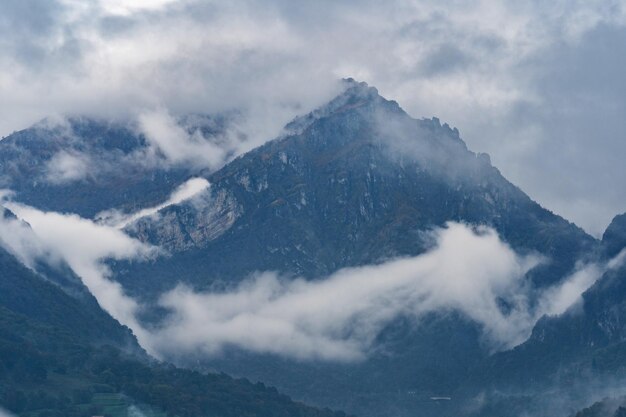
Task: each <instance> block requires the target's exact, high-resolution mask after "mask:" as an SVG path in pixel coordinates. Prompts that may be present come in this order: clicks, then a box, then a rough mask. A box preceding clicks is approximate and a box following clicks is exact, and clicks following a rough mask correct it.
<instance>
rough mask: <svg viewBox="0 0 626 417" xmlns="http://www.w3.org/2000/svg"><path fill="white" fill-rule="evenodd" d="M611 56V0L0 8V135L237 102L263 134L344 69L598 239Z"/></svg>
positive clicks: (618, 69) (257, 136) (611, 197)
mask: <svg viewBox="0 0 626 417" xmlns="http://www.w3.org/2000/svg"><path fill="white" fill-rule="evenodd" d="M131 4H132V6H129V5H131ZM625 64H626V8H625V7H623V6H622V5H621V2H619V1H610V0H601V1H596V0H585V1H575V0H568V1H552V2H544V1H538V0H537V1H516V2H504V1H501V2H500V1H491V0H483V1H457V0H452V1H448V2H445V1H441V0H439V1H435V0H432V1H429V0H427V1H420V2H417V1H402V0H398V1H387V2H374V1H341V0H339V1H330V0H328V1H324V0H322V1H317V2H298V1H288V0H282V1H281V0H264V1H238V0H234V1H229V2H224V1H220V2H217V1H215V2H214V1H210V0H203V1H192V0H134V1H124V0H3V1H2V2H1V3H0V135H3V136H6V135H7V134H9V133H11V132H12V131H13V130H16V129H21V128H24V127H27V126H29V125H30V124H32V123H34V122H35V121H37V120H39V119H41V118H43V117H45V116H50V115H56V114H59V113H68V112H69V113H87V114H92V115H101V116H105V117H115V116H120V115H131V116H133V115H141V114H145V113H146V112H153V111H167V112H171V113H172V114H177V113H183V112H214V111H222V110H227V109H233V108H237V109H243V110H245V111H246V112H247V114H248V116H249V122H248V126H246V127H245V129H246V130H247V131H248V132H249V133H250V134H251V135H252V137H253V140H255V141H256V142H258V143H260V142H261V141H263V140H265V139H268V138H271V137H272V136H273V135H274V134H276V133H277V132H278V130H279V129H280V127H281V126H282V125H283V124H284V123H285V122H286V121H288V120H289V119H290V118H291V117H293V116H294V115H295V114H298V113H302V112H305V111H307V110H309V109H310V108H312V107H314V106H316V105H319V104H321V103H323V102H324V101H326V100H327V99H329V98H330V97H332V95H333V94H334V93H335V92H336V80H337V79H338V78H341V77H347V76H351V77H354V78H356V79H359V80H363V81H367V82H368V83H369V84H371V85H374V86H376V87H378V88H379V90H380V92H381V93H382V94H383V95H385V96H386V97H388V98H390V99H395V100H397V101H398V102H399V103H400V105H401V106H403V107H404V108H405V110H407V111H408V112H409V113H410V114H411V115H413V116H414V117H423V116H424V117H430V116H433V115H434V116H438V117H439V118H440V119H442V121H446V122H448V123H450V124H451V125H453V126H456V127H458V128H459V130H460V131H461V135H462V137H463V138H464V139H465V141H466V142H467V143H468V145H469V146H470V148H472V149H473V150H475V151H486V152H488V153H490V154H491V156H492V161H493V163H494V165H496V166H497V167H498V168H500V170H501V171H502V172H503V173H504V175H505V176H507V177H508V178H509V179H510V180H511V181H513V182H514V183H516V184H517V185H519V186H520V187H521V188H522V189H524V190H525V191H526V192H527V193H529V194H530V196H531V197H533V198H534V199H536V200H538V201H539V202H540V203H542V204H543V205H544V206H546V207H547V208H549V209H551V210H553V211H555V212H557V213H559V214H561V215H563V216H565V217H566V218H568V219H570V220H572V221H574V222H576V223H577V224H579V225H580V226H582V227H584V228H585V229H586V230H587V231H589V232H591V233H593V234H600V233H601V232H602V230H603V229H604V227H605V226H606V225H607V224H608V222H609V221H610V219H611V218H612V216H613V215H614V214H617V213H619V212H624V211H626V187H625V186H624V180H626V164H625V163H624V162H623V161H622V160H623V158H624V155H626V140H624V135H625V133H624V132H626V117H624V115H625V114H626V112H625V111H626V77H624V75H623V74H624V68H625V67H626V65H625Z"/></svg>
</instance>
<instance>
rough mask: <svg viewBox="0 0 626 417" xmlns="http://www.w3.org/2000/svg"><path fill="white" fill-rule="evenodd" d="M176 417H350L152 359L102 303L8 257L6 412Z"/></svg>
mask: <svg viewBox="0 0 626 417" xmlns="http://www.w3.org/2000/svg"><path fill="white" fill-rule="evenodd" d="M103 398H109V399H115V401H117V402H118V403H119V404H121V406H122V407H129V406H145V405H151V406H153V407H156V409H158V410H162V411H164V412H166V413H167V415H171V416H179V417H183V416H194V417H195V416H241V415H250V416H311V417H323V416H328V417H330V416H342V415H344V414H342V413H332V412H330V411H320V410H315V409H312V408H309V407H306V406H304V405H301V404H298V403H294V402H292V401H291V400H290V399H289V398H288V397H286V396H284V395H282V394H279V393H278V392H277V391H276V390H275V389H273V388H267V387H265V386H264V385H262V384H252V383H250V382H248V381H245V380H234V379H232V378H230V377H228V376H226V375H223V374H220V375H217V374H215V375H201V374H199V373H195V372H191V371H185V370H181V369H176V368H174V367H173V366H171V365H167V364H160V363H157V362H155V361H154V360H152V359H150V358H149V357H148V356H147V355H146V354H145V353H144V352H143V350H142V349H141V348H140V347H139V346H138V344H137V342H136V340H135V338H134V336H133V335H132V333H131V332H130V330H128V329H127V328H125V327H122V326H121V325H120V324H119V323H118V322H116V321H115V320H114V319H112V318H111V317H110V316H109V315H107V314H106V313H105V312H104V311H102V310H101V309H100V308H99V306H98V304H97V303H96V301H95V300H94V299H93V297H91V298H86V297H81V299H76V298H73V297H71V296H70V295H68V294H67V293H66V292H65V291H63V290H62V289H61V288H60V287H58V286H57V285H55V284H53V283H51V282H50V281H48V280H46V279H44V278H43V277H42V276H40V275H38V274H37V273H35V272H33V271H32V270H30V269H28V268H26V267H25V266H23V265H22V264H21V263H20V262H19V261H18V260H17V259H16V258H14V257H13V256H12V255H11V254H9V253H8V252H6V251H5V250H4V249H2V248H0V406H2V407H4V408H7V409H8V410H10V411H12V412H14V413H16V414H17V415H20V416H34V415H46V416H59V417H68V416H91V415H97V414H102V411H103V407H104V406H105V405H106V403H105V402H103V401H100V399H103Z"/></svg>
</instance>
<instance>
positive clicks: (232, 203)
mask: <svg viewBox="0 0 626 417" xmlns="http://www.w3.org/2000/svg"><path fill="white" fill-rule="evenodd" d="M345 84H346V85H345V87H346V88H345V91H344V92H343V93H342V94H340V95H339V96H338V97H336V98H335V99H334V100H332V101H331V102H330V103H328V104H327V105H326V106H324V107H322V108H320V109H318V110H316V111H314V112H312V113H310V114H308V115H305V116H303V117H300V118H297V119H296V120H294V121H293V122H292V123H290V124H289V125H287V126H286V129H285V133H284V134H283V135H282V136H281V137H279V138H278V139H276V140H273V141H271V142H268V143H267V144H265V145H263V146H261V147H259V148H257V149H255V150H253V151H251V152H248V153H247V154H245V155H242V156H240V157H238V158H236V159H235V160H234V161H232V162H231V163H229V164H227V165H226V166H224V167H223V168H222V169H220V170H218V171H216V172H214V173H208V174H206V179H207V180H208V181H209V182H210V184H211V187H210V189H209V190H208V191H207V192H205V193H203V194H202V195H200V196H198V197H197V198H194V199H192V200H190V201H187V202H183V203H181V204H177V205H173V206H169V207H167V208H164V209H163V210H161V211H160V212H159V213H158V214H156V215H154V216H149V217H144V218H142V219H139V220H138V221H136V222H134V223H133V224H131V225H129V226H127V228H126V231H127V232H128V233H129V234H131V235H133V236H135V237H137V238H139V239H140V240H142V241H145V242H149V243H151V244H154V245H158V246H161V247H164V248H166V249H168V250H169V252H170V256H167V257H162V258H159V259H156V260H155V261H154V262H149V263H137V262H133V263H125V262H118V263H117V264H116V265H115V268H114V269H115V271H116V274H115V277H116V279H117V280H119V281H120V282H121V283H122V284H123V286H124V288H125V289H126V290H127V291H128V293H129V294H131V295H132V296H134V297H136V298H140V299H143V300H144V301H146V302H149V301H150V300H154V299H156V298H158V297H159V296H160V295H161V294H162V293H163V292H164V291H166V290H169V289H171V288H173V287H175V286H176V285H178V284H179V283H181V282H182V283H185V284H187V285H190V286H192V287H193V288H195V289H197V290H204V289H211V288H216V287H217V288H224V287H226V288H228V287H229V286H230V285H232V284H233V283H237V282H240V281H241V280H244V279H245V278H246V277H248V276H249V275H250V274H252V273H254V272H255V271H278V272H279V273H281V274H282V275H284V276H287V277H289V276H299V277H305V278H306V279H309V280H318V279H322V278H324V277H326V276H328V275H329V274H332V273H333V272H335V271H337V270H339V269H341V268H345V267H355V266H362V265H370V264H377V263H381V262H384V261H385V260H388V259H390V258H395V257H399V256H413V255H418V254H421V253H424V252H425V251H426V250H427V249H428V248H429V243H428V242H426V241H425V240H424V238H423V237H424V233H425V232H427V231H429V230H431V229H432V228H433V227H437V226H444V225H445V224H446V222H448V221H457V222H463V223H467V224H471V225H488V226H491V227H493V228H494V229H495V230H496V231H497V232H498V233H499V235H500V236H501V238H502V239H504V240H505V241H506V242H507V243H508V244H509V245H511V247H512V248H514V249H515V250H516V251H517V252H518V253H520V254H532V253H539V254H542V255H544V256H545V257H546V258H548V259H549V262H545V263H543V264H541V265H540V266H538V267H536V268H534V269H533V270H532V271H531V272H530V273H529V274H528V277H527V278H528V281H529V282H530V283H532V285H533V286H534V287H535V288H541V287H546V286H548V285H551V284H554V283H557V282H559V281H560V280H562V279H563V278H564V277H565V276H567V275H568V274H570V273H571V272H572V271H573V270H574V269H575V266H576V263H577V262H578V261H580V260H584V259H587V258H591V257H593V256H594V255H593V254H595V253H596V252H597V250H598V242H597V241H596V240H595V239H594V238H592V237H591V236H589V235H587V234H586V233H585V232H583V231H582V230H581V229H580V228H578V227H577V226H575V225H574V224H572V223H569V222H568V221H566V220H564V219H563V218H561V217H559V216H557V215H555V214H553V213H552V212H550V211H548V210H546V209H544V208H542V207H541V206H540V205H539V204H537V203H536V202H534V201H533V200H532V199H530V198H529V197H528V196H527V195H526V194H524V193H523V192H522V191H521V190H520V189H519V188H517V187H515V186H514V185H513V184H511V183H510V182H508V181H507V180H506V179H505V178H504V177H503V176H502V175H501V173H500V172H499V171H498V170H497V169H496V168H495V167H493V166H492V165H491V162H490V159H489V157H488V156H487V155H485V154H475V153H473V152H471V151H470V150H468V149H467V147H466V145H465V143H464V142H463V141H462V139H461V138H460V136H459V132H458V130H456V129H453V128H450V127H449V126H448V125H447V124H443V125H442V124H441V123H440V121H439V120H438V119H436V118H433V119H422V120H415V119H413V118H411V117H410V116H409V115H407V114H406V113H405V112H404V111H403V110H402V109H401V108H400V107H399V106H398V104H397V103H396V102H394V101H389V100H386V99H385V98H383V97H381V96H380V95H379V94H378V92H377V90H376V89H375V88H372V87H369V86H367V85H366V84H364V83H357V82H355V81H352V80H347V81H346V82H345ZM146 277H149V279H148V278H146ZM153 319H154V317H152V318H151V320H153ZM479 335H480V328H479V327H478V326H477V325H476V324H475V323H473V322H471V320H468V319H467V318H465V317H464V316H462V315H460V314H455V313H443V314H431V315H429V316H428V317H426V318H424V319H423V320H420V322H419V323H417V324H416V323H413V322H411V321H410V320H402V319H400V320H398V321H396V322H394V323H393V324H391V325H390V327H389V328H387V329H385V330H384V331H383V332H382V333H381V335H379V340H378V341H377V345H378V346H384V348H382V349H378V350H376V349H375V350H374V351H373V352H371V354H370V356H369V357H368V359H367V360H366V361H364V362H360V363H353V364H342V363H340V364H337V363H331V364H324V363H319V362H315V361H314V362H312V363H310V362H306V361H305V362H300V361H293V360H289V359H283V358H280V357H277V356H273V355H260V354H254V353H250V352H247V351H245V350H244V351H240V350H238V349H236V348H233V349H230V350H229V351H228V352H227V353H226V354H224V355H223V356H221V357H218V358H208V359H207V358H202V357H200V358H198V357H197V356H191V357H189V356H188V357H186V358H182V359H181V358H176V359H178V360H179V361H181V360H182V362H180V363H183V364H186V365H188V366H200V368H201V369H219V370H224V371H226V372H229V373H232V374H234V375H240V376H247V377H250V378H253V379H256V380H262V381H266V382H269V383H271V384H273V385H276V386H278V387H280V388H281V389H283V390H284V391H285V392H287V393H289V394H290V395H292V396H294V397H295V398H298V399H302V400H305V401H307V402H311V403H314V404H320V405H328V406H332V407H338V408H341V409H346V410H348V411H351V412H354V413H356V414H360V415H364V416H375V415H381V414H384V413H386V412H391V411H392V412H393V414H394V415H398V416H403V415H413V414H414V413H416V412H421V413H431V414H432V415H438V414H439V413H442V410H444V409H445V407H447V406H446V405H445V404H441V403H440V402H437V401H432V400H430V397H437V396H438V395H441V393H442V392H443V393H450V392H455V391H456V390H457V389H459V386H460V384H461V381H462V380H463V379H464V378H465V377H466V376H467V374H468V372H470V371H471V370H472V369H475V367H476V366H478V364H480V363H482V361H483V360H485V359H486V358H487V357H488V356H489V354H490V352H489V350H488V349H487V348H486V347H485V346H484V345H483V344H482V343H481V341H480V337H479ZM444 358H445V359H444ZM198 361H199V362H198ZM198 363H199V364H200V365H198ZM374 376H375V377H374ZM321 381H323V382H321ZM455 404H456V402H455ZM390 410H391V411H390ZM435 413H436V414H435Z"/></svg>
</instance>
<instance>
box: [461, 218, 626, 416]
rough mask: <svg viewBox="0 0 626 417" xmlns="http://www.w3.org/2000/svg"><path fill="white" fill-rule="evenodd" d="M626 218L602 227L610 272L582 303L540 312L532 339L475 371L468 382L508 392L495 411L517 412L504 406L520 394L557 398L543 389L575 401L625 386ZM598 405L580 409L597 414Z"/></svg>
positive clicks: (602, 253) (539, 399)
mask: <svg viewBox="0 0 626 417" xmlns="http://www.w3.org/2000/svg"><path fill="white" fill-rule="evenodd" d="M625 219H626V216H625V215H620V216H616V217H615V219H614V220H613V221H612V223H611V224H610V225H609V227H608V228H607V230H606V232H605V233H604V236H603V239H602V242H601V246H600V249H599V251H598V257H599V259H598V262H600V263H601V264H603V263H606V264H607V266H606V272H605V273H604V274H603V275H602V276H601V278H600V279H598V280H597V281H596V282H595V284H594V285H593V286H591V287H590V288H589V289H588V290H587V291H585V292H584V293H583V294H582V299H581V300H580V302H579V303H577V304H576V305H574V306H572V307H571V308H570V309H569V310H568V311H567V312H565V313H564V314H562V315H560V316H556V317H544V318H542V319H541V320H540V321H539V322H538V323H537V325H536V326H535V328H534V329H533V333H532V335H531V337H530V338H529V340H527V341H526V342H525V343H523V344H522V345H520V346H518V347H516V348H515V349H513V350H511V351H508V352H502V353H499V354H496V355H495V356H493V357H492V358H489V359H488V360H486V361H485V362H484V363H482V364H480V366H478V367H477V368H476V369H474V370H473V371H472V373H471V374H472V377H470V379H469V382H468V383H466V385H467V386H474V387H481V389H498V390H500V391H504V392H509V393H510V397H506V396H505V397H504V399H502V400H501V401H502V404H501V405H500V408H498V407H496V410H498V411H497V412H496V414H494V415H515V414H514V413H512V414H503V413H504V411H503V410H507V409H508V411H510V407H509V406H508V405H507V403H508V402H509V401H510V400H511V398H513V397H516V396H524V397H525V398H526V402H527V403H530V402H531V400H530V399H531V398H532V399H533V402H535V403H537V404H540V405H539V408H544V409H545V408H546V406H545V404H549V403H551V402H554V399H553V398H550V396H546V395H544V394H543V393H545V392H550V393H552V395H553V396H556V397H563V398H565V397H568V398H570V403H571V406H575V405H579V406H582V405H584V403H590V402H593V401H598V400H600V399H601V398H602V397H604V396H606V395H614V394H615V393H616V392H617V393H619V392H622V391H621V387H622V385H623V381H624V380H625V378H626V366H624V363H625V362H624V361H625V360H626V322H625V321H624V317H626V263H625V262H624V261H625V259H624V258H625V255H626V252H625V251H624V250H626V233H624V231H625V230H626V228H625V227H624V226H625V225H624V220H625ZM620 254H621V255H620ZM556 393H558V394H556ZM474 394H475V393H474ZM561 402H562V403H564V402H565V401H563V400H561ZM581 402H582V403H583V404H581ZM614 408H617V406H615V407H614ZM598 409H599V406H597V407H596V408H592V409H590V410H586V411H584V412H581V414H580V415H595V414H593V413H595V412H599V411H598ZM564 411H565V410H564ZM611 413H612V412H611ZM565 414H566V413H564V414H563V415H565ZM478 415H483V414H480V413H479V414H478ZM537 415H538V416H540V415H549V414H541V413H539V412H537ZM610 415H612V414H610Z"/></svg>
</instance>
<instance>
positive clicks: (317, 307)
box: [150, 223, 597, 361]
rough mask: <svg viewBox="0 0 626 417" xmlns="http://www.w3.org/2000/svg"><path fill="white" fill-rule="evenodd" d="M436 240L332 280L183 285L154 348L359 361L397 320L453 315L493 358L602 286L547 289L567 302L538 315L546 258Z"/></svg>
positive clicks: (171, 297)
mask: <svg viewBox="0 0 626 417" xmlns="http://www.w3.org/2000/svg"><path fill="white" fill-rule="evenodd" d="M432 233H433V236H434V237H435V239H436V242H437V244H436V246H435V247H434V248H433V249H432V250H430V251H429V252H427V253H425V254H423V255H419V256H416V257H411V258H402V259H396V260H391V261H389V262H386V263H384V264H381V265H376V266H365V267H360V268H350V269H345V270H341V271H338V272H337V273H335V274H333V275H331V276H330V277H328V278H326V279H324V280H317V281H305V280H303V279H295V280H288V279H284V278H281V277H280V276H278V275H277V274H275V273H261V274H258V275H256V276H255V277H253V278H251V279H250V280H248V281H247V282H244V283H242V284H241V285H239V286H238V287H237V288H234V289H231V290H229V291H225V292H219V293H195V292H193V291H192V290H191V289H189V288H187V287H185V286H179V287H178V288H176V289H175V290H173V291H171V292H169V293H166V294H165V295H163V296H162V298H161V300H160V304H161V305H162V306H163V307H166V308H169V309H171V310H172V311H173V316H172V317H171V318H170V319H169V321H168V322H167V323H166V324H165V326H164V327H162V328H161V329H160V330H158V331H156V332H154V333H152V334H151V340H150V343H151V344H152V349H153V350H155V351H160V352H164V353H165V354H168V353H169V354H180V352H186V351H194V352H197V351H200V352H202V353H204V354H207V355H218V354H220V353H221V352H222V351H223V350H224V349H226V348H228V347H229V346H235V347H238V348H242V349H246V350H249V351H253V352H260V353H272V354H277V355H283V356H287V357H292V358H297V359H324V360H340V361H351V360H359V359H362V358H364V357H365V356H367V354H368V352H369V351H370V349H372V348H373V343H374V340H375V338H376V336H377V335H378V334H379V333H380V331H381V330H382V329H383V328H384V327H385V326H386V325H388V324H389V323H390V322H391V321H393V320H394V319H396V318H398V317H400V316H406V317H412V318H414V319H415V320H419V319H420V318H421V317H423V316H424V315H425V314H427V313H431V312H446V311H457V312H460V313H462V314H464V315H465V316H466V317H468V318H469V319H471V320H473V321H474V322H476V323H478V324H479V325H480V327H481V328H482V333H483V338H484V341H485V343H486V344H487V346H488V347H489V348H491V349H492V350H500V349H507V348H511V347H513V346H515V345H517V344H519V343H521V342H523V341H524V340H526V339H527V337H528V336H529V335H530V332H531V330H532V327H533V326H534V324H535V323H536V321H537V320H538V319H539V318H540V317H541V316H542V315H543V314H559V313H562V312H563V311H565V309H566V308H567V307H569V305H571V304H572V303H573V302H575V301H576V299H577V298H578V297H579V296H580V294H581V293H582V291H584V290H586V289H587V288H588V286H590V285H591V284H592V283H593V281H595V278H597V276H596V275H595V274H594V275H593V276H594V277H595V278H594V279H593V280H590V279H584V280H581V279H580V276H581V274H582V275H585V277H589V276H590V274H588V273H587V272H581V273H577V274H575V275H574V276H573V277H572V278H571V280H570V279H565V280H564V281H563V283H561V284H559V285H557V286H555V287H553V288H550V289H548V290H547V291H546V293H551V294H552V293H554V294H558V295H559V297H557V298H556V299H555V301H554V303H552V302H551V301H550V299H549V298H545V300H544V302H542V303H540V304H539V307H538V308H533V307H531V304H532V303H531V290H532V289H531V288H529V283H528V281H527V280H525V274H526V273H527V272H528V271H529V270H530V269H532V268H533V267H535V266H536V265H538V264H539V263H540V262H541V261H542V258H541V257H540V256H519V255H518V254H516V253H515V252H514V251H513V250H512V249H511V248H510V247H509V246H508V245H507V244H505V243H504V242H502V241H501V240H500V239H499V237H498V235H497V233H496V232H495V231H494V230H493V229H489V228H486V227H480V228H477V229H474V228H471V227H469V226H466V225H463V224H458V223H449V224H448V225H447V226H446V227H445V228H443V229H438V230H436V231H433V232H432ZM502 301H505V302H506V303H507V306H508V307H507V309H506V310H507V311H506V312H505V311H504V309H503V308H502V307H501V302H502Z"/></svg>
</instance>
